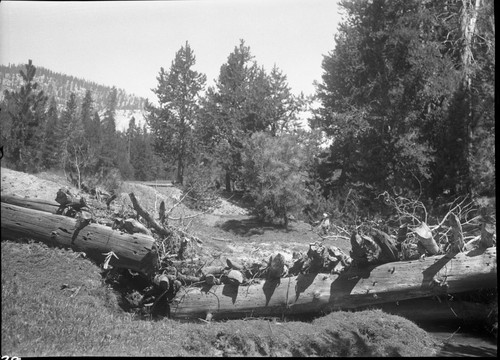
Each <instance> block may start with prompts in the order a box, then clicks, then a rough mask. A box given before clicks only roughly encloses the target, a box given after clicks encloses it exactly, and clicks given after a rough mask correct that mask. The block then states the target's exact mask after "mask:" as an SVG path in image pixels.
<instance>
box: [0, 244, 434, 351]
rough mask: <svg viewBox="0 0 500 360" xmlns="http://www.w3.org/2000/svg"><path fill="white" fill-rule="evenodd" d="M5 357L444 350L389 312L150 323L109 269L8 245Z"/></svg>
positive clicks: (72, 256)
mask: <svg viewBox="0 0 500 360" xmlns="http://www.w3.org/2000/svg"><path fill="white" fill-rule="evenodd" d="M1 260H2V264H1V266H2V274H1V279H2V343H1V346H2V355H10V356H21V357H22V356H77V355H83V356H85V355H87V356H96V355H101V356H112V355H113V356H114V355H116V356H231V355H233V356H234V355H240V356H398V355H399V356H429V355H433V354H434V353H435V346H436V343H435V341H434V340H433V339H432V338H431V336H429V335H428V334H427V333H426V332H425V331H423V330H422V329H420V328H419V327H417V326H416V325H415V324H413V323H412V322H410V321H408V320H406V319H404V318H401V317H398V316H393V315H388V314H385V313H383V312H381V311H380V310H367V311H361V312H335V313H331V314H329V315H326V316H324V317H321V318H318V319H316V320H314V321H312V322H298V321H285V322H279V321H269V320H263V319H242V320H231V321H225V322H210V323H204V322H198V323H194V322H190V323H189V322H178V321H174V320H171V319H167V318H162V319H160V320H157V321H154V320H144V319H139V318H138V317H135V316H134V315H132V314H130V313H126V312H124V311H123V310H122V309H121V308H120V307H119V305H118V304H119V294H117V293H115V292H114V290H112V289H111V288H110V287H109V286H108V285H106V284H105V283H104V281H103V279H102V276H101V270H100V268H99V267H98V266H97V265H95V264H94V263H92V262H91V261H90V260H88V259H86V258H83V257H81V256H79V254H78V253H76V252H73V251H71V250H65V249H59V248H49V247H48V246H46V245H44V244H41V243H37V242H19V241H18V242H13V241H2V243H1Z"/></svg>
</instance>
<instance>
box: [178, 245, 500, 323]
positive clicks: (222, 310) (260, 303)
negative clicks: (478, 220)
mask: <svg viewBox="0 0 500 360" xmlns="http://www.w3.org/2000/svg"><path fill="white" fill-rule="evenodd" d="M496 286H497V273H496V248H495V247H491V248H488V249H484V248H479V249H475V250H472V251H469V252H467V253H455V254H447V255H440V256H432V257H427V258H425V259H423V260H415V261H398V262H392V263H386V264H383V265H379V266H375V267H374V266H371V267H367V268H357V269H355V268H351V269H350V270H348V271H347V272H345V273H343V274H341V275H329V274H306V275H299V276H294V277H288V278H281V279H267V280H265V281H264V280H262V281H261V282H260V283H258V284H252V285H249V286H242V285H240V286H234V285H230V284H224V285H213V286H208V285H207V286H205V287H202V288H195V287H191V288H183V289H181V290H180V291H179V292H178V293H177V295H176V297H175V298H174V301H173V303H172V305H171V309H170V311H171V316H172V317H173V318H178V319H195V318H202V319H203V318H205V317H206V315H207V313H211V314H212V316H213V318H214V319H222V318H238V317H245V316H282V315H286V314H307V313H320V312H328V311H332V310H340V309H354V308H359V307H363V306H369V305H373V304H382V303H387V302H395V301H401V300H406V299H413V298H421V297H428V296H432V295H439V294H446V293H459V292H464V291H471V290H475V289H481V288H495V287H496Z"/></svg>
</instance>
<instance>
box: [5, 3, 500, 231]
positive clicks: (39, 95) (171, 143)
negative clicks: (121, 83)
mask: <svg viewBox="0 0 500 360" xmlns="http://www.w3.org/2000/svg"><path fill="white" fill-rule="evenodd" d="M340 5H341V7H342V9H343V10H344V12H345V20H344V22H343V23H342V24H341V25H340V26H339V29H338V30H339V31H338V34H337V35H336V39H335V40H336V41H335V44H334V48H333V50H332V51H331V52H329V53H328V54H327V55H324V59H323V62H322V64H321V66H322V69H323V75H322V79H321V81H320V82H318V83H316V94H315V99H316V100H317V103H318V104H319V106H317V107H316V109H315V110H314V111H313V114H312V116H311V117H310V119H309V125H310V129H302V128H301V126H300V121H299V116H300V114H301V112H302V111H303V110H304V109H306V107H307V106H308V105H309V104H310V99H306V98H305V97H304V96H303V95H300V96H297V95H294V94H293V93H292V92H291V89H290V87H289V86H288V83H287V79H286V75H285V74H283V72H282V71H281V70H280V69H279V68H278V67H277V66H274V67H273V68H272V69H270V71H269V70H268V69H265V68H264V67H263V66H261V65H259V64H258V62H257V61H256V60H255V59H254V57H253V56H252V54H251V51H250V47H249V46H247V45H246V44H245V42H244V40H241V41H240V43H239V44H237V45H236V46H235V47H234V50H233V51H232V52H231V53H230V54H229V55H228V57H227V61H226V62H225V63H224V64H222V65H221V67H220V72H219V75H218V78H217V79H216V82H215V84H214V85H213V86H210V87H208V88H207V87H206V76H205V75H204V74H202V73H200V72H198V71H196V69H195V67H196V56H195V52H194V50H193V49H192V48H191V46H190V45H189V43H188V42H186V43H185V45H184V46H182V47H181V48H180V49H179V51H177V52H176V53H175V55H174V57H173V60H172V62H171V64H170V67H169V68H168V69H165V68H163V67H162V68H161V69H160V71H159V74H158V77H157V81H158V86H157V87H156V89H154V90H153V91H154V93H155V95H156V96H157V98H158V99H157V100H158V105H153V104H152V103H148V102H147V103H146V105H145V110H146V112H147V116H146V121H147V126H146V125H145V126H144V127H143V128H139V127H137V125H136V123H135V119H133V118H132V119H130V124H129V128H128V130H127V131H126V132H124V133H121V132H117V131H116V126H115V123H114V113H115V110H116V106H117V91H116V89H112V90H111V91H109V92H108V94H107V98H106V106H105V107H106V111H105V113H104V114H103V115H102V116H99V113H97V112H96V111H95V108H94V102H93V101H94V100H93V96H92V92H91V91H90V90H89V91H87V92H86V94H85V96H84V97H83V98H82V100H81V104H80V99H79V98H78V96H76V95H75V94H72V95H71V96H70V97H69V99H68V100H67V103H66V105H65V109H64V111H63V112H62V113H60V114H59V113H58V112H57V107H56V105H55V102H54V99H53V98H51V97H47V96H45V94H44V92H43V91H40V90H39V89H37V85H36V83H34V82H33V74H34V70H33V69H34V67H33V66H32V64H31V63H30V64H28V65H27V68H26V72H23V73H22V74H21V75H22V76H23V80H24V84H23V86H22V87H21V89H20V90H19V91H17V92H9V91H7V92H6V93H5V100H4V106H3V107H2V108H3V109H5V110H6V111H2V115H1V116H2V141H3V142H4V143H5V144H6V145H8V147H7V149H8V152H7V159H8V161H9V162H10V164H12V165H13V166H16V167H18V168H20V169H24V170H35V169H42V168H48V167H53V166H60V167H61V168H63V169H67V170H71V171H76V172H77V173H78V174H80V173H81V172H82V171H83V173H85V172H88V173H94V174H95V173H99V172H101V174H102V173H105V172H108V173H109V172H111V171H113V169H119V171H120V173H121V174H122V176H123V177H124V178H135V179H143V180H146V179H152V178H155V177H158V176H159V175H160V174H164V173H165V169H167V171H168V172H169V174H171V175H173V176H175V180H176V181H177V182H178V183H179V184H181V185H183V186H184V187H185V188H187V189H189V191H191V195H193V196H194V195H195V194H196V196H200V198H199V200H200V201H202V200H203V199H202V197H203V194H204V193H205V194H206V193H207V192H209V191H212V190H213V189H214V188H219V187H221V188H222V189H225V190H226V191H235V190H241V191H243V192H244V194H246V196H248V198H249V199H250V200H251V201H253V204H254V210H255V214H256V215H258V216H260V217H261V218H264V219H268V220H279V221H282V222H283V223H284V224H285V226H286V225H287V224H288V219H289V218H290V216H291V215H299V216H300V215H301V214H302V215H304V214H305V215H308V216H310V217H313V218H314V217H317V215H318V213H321V212H324V211H327V212H330V213H334V214H338V215H342V214H346V209H347V210H348V211H350V210H351V209H354V210H355V212H356V216H358V214H357V212H358V211H361V212H364V215H367V214H368V213H369V212H370V211H372V212H373V211H378V210H380V207H378V208H377V206H379V205H378V204H380V202H381V201H378V195H379V194H380V193H382V192H384V191H389V192H390V193H391V194H393V195H395V196H399V195H403V196H405V197H407V198H419V199H421V200H422V201H429V204H430V202H431V200H430V199H432V200H433V201H435V200H437V199H440V198H442V199H443V200H445V201H446V197H456V196H461V195H470V196H481V195H486V196H489V195H494V193H495V181H494V180H495V157H494V155H495V151H494V143H495V135H494V134H495V132H494V128H495V121H494V72H495V70H494V69H495V51H494V50H495V39H494V12H493V2H492V1H491V0H446V1H441V2H434V1H420V0H393V1H384V0H371V1H351V0H344V1H341V2H340ZM4 119H7V120H8V121H5V124H4ZM4 133H5V134H9V135H10V137H4ZM41 138H43V140H44V141H42V140H41ZM325 140H326V142H328V143H329V145H328V146H327V147H325V146H324V145H322V144H324V143H325ZM39 144H44V145H43V146H38V145H39ZM359 215H361V214H359Z"/></svg>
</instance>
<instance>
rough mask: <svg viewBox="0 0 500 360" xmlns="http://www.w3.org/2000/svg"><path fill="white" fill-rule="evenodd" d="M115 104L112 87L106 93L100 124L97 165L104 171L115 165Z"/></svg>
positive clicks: (115, 96) (115, 91)
mask: <svg viewBox="0 0 500 360" xmlns="http://www.w3.org/2000/svg"><path fill="white" fill-rule="evenodd" d="M116 104H117V89H116V87H113V88H112V89H111V91H110V93H109V94H108V101H107V106H106V111H105V113H104V115H103V118H102V120H101V125H100V129H101V131H102V135H101V142H100V148H99V164H100V165H99V166H100V167H102V168H103V170H106V171H107V170H109V169H111V168H113V167H115V166H116V165H117V156H118V154H117V134H116V119H115V117H116Z"/></svg>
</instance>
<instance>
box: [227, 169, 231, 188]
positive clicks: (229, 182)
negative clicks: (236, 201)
mask: <svg viewBox="0 0 500 360" xmlns="http://www.w3.org/2000/svg"><path fill="white" fill-rule="evenodd" d="M226 191H227V192H231V173H230V172H229V170H228V171H226Z"/></svg>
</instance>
